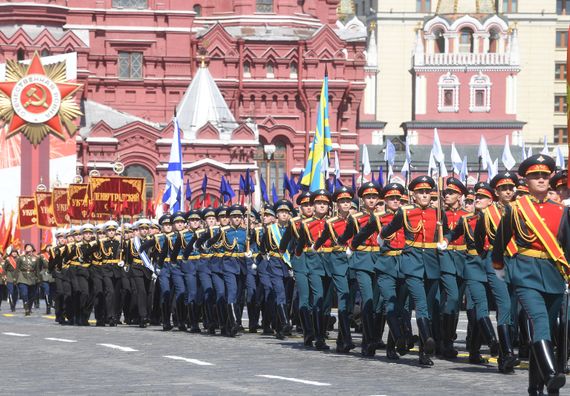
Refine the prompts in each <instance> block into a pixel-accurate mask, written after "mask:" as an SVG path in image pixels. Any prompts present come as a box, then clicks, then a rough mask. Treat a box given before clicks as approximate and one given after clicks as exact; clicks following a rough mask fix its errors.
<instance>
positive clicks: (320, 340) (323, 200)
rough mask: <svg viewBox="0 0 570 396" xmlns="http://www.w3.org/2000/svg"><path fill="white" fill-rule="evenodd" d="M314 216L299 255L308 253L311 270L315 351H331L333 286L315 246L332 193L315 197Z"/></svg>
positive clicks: (318, 192)
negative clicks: (328, 339)
mask: <svg viewBox="0 0 570 396" xmlns="http://www.w3.org/2000/svg"><path fill="white" fill-rule="evenodd" d="M310 202H311V203H312V204H313V208H314V209H313V210H314V215H313V217H311V218H310V219H307V220H304V221H303V223H302V224H303V225H302V227H301V229H300V233H299V234H300V236H299V241H298V243H297V246H296V249H295V255H297V256H300V255H301V254H302V253H305V260H306V263H307V267H308V268H309V286H310V290H311V298H312V300H313V329H314V332H315V339H316V341H315V348H316V349H317V350H329V349H330V347H329V346H328V345H327V344H326V341H325V334H326V330H327V324H328V316H327V315H326V310H327V306H326V305H327V301H326V299H327V296H328V292H329V286H330V273H329V272H327V271H328V268H327V267H326V266H325V265H324V262H323V260H322V257H321V256H320V255H319V254H318V253H317V252H316V251H315V249H314V244H315V242H316V241H317V239H318V238H319V236H320V235H321V233H322V232H323V230H324V228H325V222H326V217H327V215H328V213H329V210H330V204H331V197H330V194H329V193H328V191H326V190H323V189H320V190H316V191H314V192H312V193H311V201H310Z"/></svg>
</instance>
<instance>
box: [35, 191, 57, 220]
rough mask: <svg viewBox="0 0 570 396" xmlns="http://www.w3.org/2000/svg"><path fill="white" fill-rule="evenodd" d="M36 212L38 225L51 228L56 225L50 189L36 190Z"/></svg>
mask: <svg viewBox="0 0 570 396" xmlns="http://www.w3.org/2000/svg"><path fill="white" fill-rule="evenodd" d="M35 198H36V212H37V215H38V227H41V228H51V227H56V226H57V224H56V222H55V217H54V215H53V206H52V201H51V192H50V191H36V193H35Z"/></svg>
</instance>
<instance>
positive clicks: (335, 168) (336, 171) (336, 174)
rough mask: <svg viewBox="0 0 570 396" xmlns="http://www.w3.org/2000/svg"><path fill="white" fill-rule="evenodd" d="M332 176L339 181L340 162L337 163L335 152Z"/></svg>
mask: <svg viewBox="0 0 570 396" xmlns="http://www.w3.org/2000/svg"><path fill="white" fill-rule="evenodd" d="M334 175H335V176H336V178H337V180H338V179H340V162H339V161H338V154H337V152H336V151H335V152H334Z"/></svg>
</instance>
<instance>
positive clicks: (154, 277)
mask: <svg viewBox="0 0 570 396" xmlns="http://www.w3.org/2000/svg"><path fill="white" fill-rule="evenodd" d="M157 278H158V276H156V273H153V274H152V280H153V281H155V280H156V279H157Z"/></svg>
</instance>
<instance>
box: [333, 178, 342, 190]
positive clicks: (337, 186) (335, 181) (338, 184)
mask: <svg viewBox="0 0 570 396" xmlns="http://www.w3.org/2000/svg"><path fill="white" fill-rule="evenodd" d="M342 186H343V184H342V182H341V181H340V179H337V178H336V177H335V178H334V188H335V190H336V189H337V188H341V187H342Z"/></svg>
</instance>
